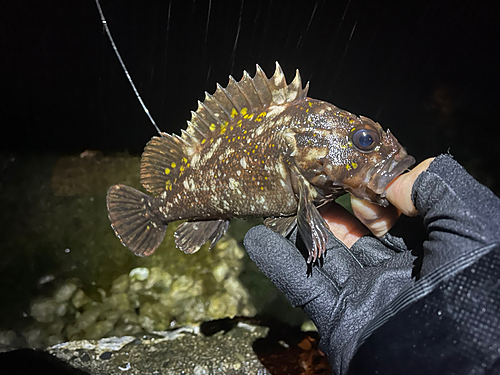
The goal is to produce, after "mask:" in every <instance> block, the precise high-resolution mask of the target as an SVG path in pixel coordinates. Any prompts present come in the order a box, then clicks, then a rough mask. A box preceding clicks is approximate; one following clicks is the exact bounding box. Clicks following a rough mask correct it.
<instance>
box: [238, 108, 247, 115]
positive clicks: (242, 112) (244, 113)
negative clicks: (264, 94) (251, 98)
mask: <svg viewBox="0 0 500 375" xmlns="http://www.w3.org/2000/svg"><path fill="white" fill-rule="evenodd" d="M240 113H241V114H242V115H243V116H245V115H246V114H247V109H246V108H242V109H241V112H240Z"/></svg>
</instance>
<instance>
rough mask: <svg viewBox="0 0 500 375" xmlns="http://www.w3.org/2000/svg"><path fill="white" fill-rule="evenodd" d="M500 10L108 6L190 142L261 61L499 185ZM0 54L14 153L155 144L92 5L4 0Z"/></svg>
mask: <svg viewBox="0 0 500 375" xmlns="http://www.w3.org/2000/svg"><path fill="white" fill-rule="evenodd" d="M493 3H494V2H491V1H488V2H486V1H463V2H460V1H451V0H449V1H445V0H433V1H415V2H402V1H366V0H350V1H296V2H294V1H282V2H280V1H249V0H247V1H237V0H235V1H218V0H212V1H208V0H207V1H200V0H197V1H171V2H169V1H158V0H152V1H130V0H102V2H101V5H102V8H103V10H104V13H105V15H106V17H107V20H108V25H109V27H110V29H111V32H112V34H113V36H114V38H115V42H116V44H117V46H118V48H119V50H120V52H121V54H122V57H123V59H124V61H125V63H126V65H127V67H128V69H129V71H130V74H131V76H132V78H133V79H134V81H135V82H136V85H137V87H138V89H139V91H140V93H141V95H142V97H143V99H144V101H145V103H146V105H147V106H148V107H149V110H150V112H151V114H152V115H153V117H154V119H155V120H156V122H157V123H158V125H159V127H160V128H161V129H162V130H164V131H167V132H176V133H179V131H180V129H181V128H184V127H185V126H186V123H185V121H186V120H188V119H189V118H190V111H191V110H195V109H196V107H197V102H196V101H197V100H202V99H203V97H204V91H208V92H210V93H212V92H213V91H214V90H215V84H216V82H219V83H220V84H222V85H223V86H225V85H226V84H227V80H228V75H229V74H231V75H233V76H234V77H235V78H236V79H237V80H239V79H240V78H241V74H242V71H243V70H247V71H248V72H249V73H250V75H252V76H253V75H254V74H255V64H256V63H258V64H259V65H261V67H262V68H263V69H264V71H265V72H266V73H267V74H268V75H271V74H272V73H273V72H274V62H275V61H279V62H280V64H281V66H282V68H283V70H284V72H285V75H286V76H287V78H288V80H289V81H290V80H291V79H292V78H293V76H294V73H295V69H296V68H299V69H300V72H301V75H302V78H303V81H308V80H309V81H310V91H309V96H311V97H313V98H317V99H321V100H325V101H328V102H331V103H333V104H335V105H337V106H339V107H341V108H344V109H347V110H349V111H351V112H353V113H356V114H362V115H366V116H368V117H371V118H373V119H374V120H376V121H379V122H380V123H381V124H382V126H383V127H384V128H390V129H391V131H393V132H394V133H395V135H396V136H397V137H398V138H399V140H400V141H401V143H402V144H403V145H405V146H406V147H407V148H408V149H409V152H410V153H412V154H413V155H415V156H416V157H417V159H418V160H422V159H423V158H425V157H429V156H433V155H435V154H438V153H441V152H446V151H447V150H450V152H451V153H453V154H454V155H456V157H457V158H458V160H459V161H460V162H462V163H463V164H466V165H474V166H475V167H476V168H477V170H478V172H477V174H478V175H479V176H481V175H485V176H486V175H488V173H489V174H490V175H492V176H496V173H497V172H496V171H497V170H499V169H500V168H499V167H498V161H495V160H498V158H497V151H496V149H497V148H498V139H499V138H498V129H499V116H498V113H499V111H500V105H499V104H500V100H499V95H498V87H499V83H500V79H499V77H500V74H499V68H500V64H499V62H500V61H499V56H498V54H499V52H498V51H499V44H500V43H499V37H500V32H499V31H500V28H499V26H498V16H499V15H500V12H499V9H498V6H497V5H492V4H493ZM490 4H491V5H490ZM0 54H1V55H0V77H1V81H0V82H1V85H2V89H1V101H0V123H1V130H2V136H1V138H0V150H1V151H3V152H10V153H33V152H34V153H39V152H42V153H63V154H64V153H70V154H78V153H80V152H82V151H84V150H87V149H91V150H99V151H102V152H104V153H112V152H115V151H124V150H128V151H129V152H131V153H133V154H139V153H140V152H141V150H142V148H143V147H144V145H145V143H146V142H147V141H148V140H149V138H150V137H152V136H153V135H155V129H154V128H153V126H152V125H151V123H150V122H149V120H148V118H147V116H146V115H145V113H144V112H143V110H142V108H141V106H140V104H139V103H138V101H137V99H136V98H135V96H134V93H133V91H132V89H131V88H130V86H129V84H128V82H127V80H126V77H125V75H124V73H123V71H122V69H121V67H120V65H119V63H118V60H117V58H116V57H115V55H114V53H113V51H112V48H111V45H110V42H109V40H108V39H107V37H106V35H105V33H104V32H103V27H102V24H101V20H100V18H99V14H98V11H97V8H96V5H95V3H94V1H93V0H80V1H68V0H57V1H40V0H18V1H3V2H2V3H1V5H0ZM493 162H494V163H493ZM492 165H493V167H492ZM495 178H496V177H495ZM493 180H494V179H493ZM491 184H493V185H495V182H494V181H493V182H492V183H490V185H491Z"/></svg>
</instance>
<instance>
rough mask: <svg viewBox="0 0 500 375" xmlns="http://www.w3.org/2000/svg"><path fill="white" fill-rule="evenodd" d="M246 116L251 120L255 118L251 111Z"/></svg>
mask: <svg viewBox="0 0 500 375" xmlns="http://www.w3.org/2000/svg"><path fill="white" fill-rule="evenodd" d="M245 118H247V119H249V120H251V119H253V113H250V114H249V115H246V116H245Z"/></svg>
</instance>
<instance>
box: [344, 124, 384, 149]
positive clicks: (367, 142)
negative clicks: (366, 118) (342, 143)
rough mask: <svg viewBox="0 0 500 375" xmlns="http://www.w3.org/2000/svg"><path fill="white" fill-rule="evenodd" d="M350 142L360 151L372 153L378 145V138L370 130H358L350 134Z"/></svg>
mask: <svg viewBox="0 0 500 375" xmlns="http://www.w3.org/2000/svg"><path fill="white" fill-rule="evenodd" d="M351 142H352V144H353V145H354V146H355V147H356V148H357V149H358V150H360V151H363V152H367V151H372V150H373V149H374V148H375V147H376V146H377V145H378V143H379V136H378V134H377V132H376V131H374V130H372V129H366V128H363V129H358V130H355V131H354V132H353V133H352V137H351Z"/></svg>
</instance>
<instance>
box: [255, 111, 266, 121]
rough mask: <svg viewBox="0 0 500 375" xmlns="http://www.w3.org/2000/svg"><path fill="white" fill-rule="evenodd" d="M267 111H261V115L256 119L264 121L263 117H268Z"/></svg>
mask: <svg viewBox="0 0 500 375" xmlns="http://www.w3.org/2000/svg"><path fill="white" fill-rule="evenodd" d="M266 115H267V113H266V112H261V113H259V115H258V116H257V118H256V119H255V121H262V119H263V118H264V117H266Z"/></svg>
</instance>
